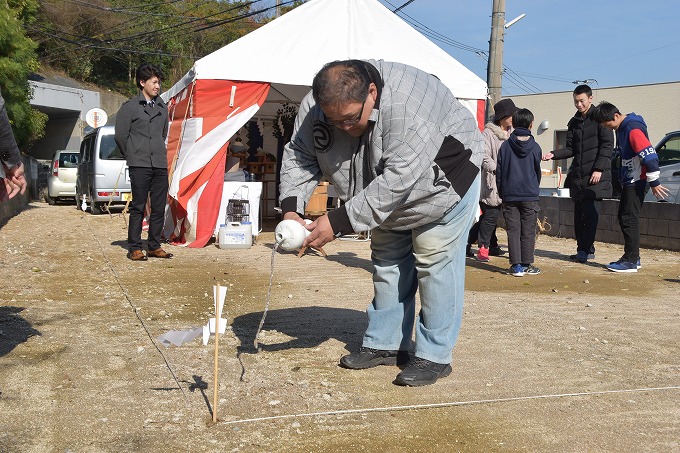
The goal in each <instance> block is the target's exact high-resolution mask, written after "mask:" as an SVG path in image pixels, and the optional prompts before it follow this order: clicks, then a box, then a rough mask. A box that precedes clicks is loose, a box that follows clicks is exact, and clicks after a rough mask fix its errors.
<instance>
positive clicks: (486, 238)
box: [478, 203, 501, 248]
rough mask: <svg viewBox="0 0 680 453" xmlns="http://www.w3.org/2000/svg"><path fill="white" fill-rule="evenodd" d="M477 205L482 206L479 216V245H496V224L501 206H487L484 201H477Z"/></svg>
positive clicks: (487, 246) (488, 246)
mask: <svg viewBox="0 0 680 453" xmlns="http://www.w3.org/2000/svg"><path fill="white" fill-rule="evenodd" d="M479 206H480V207H481V208H482V215H481V217H480V218H479V239H478V240H479V246H480V247H481V246H484V247H486V248H490V247H498V238H497V237H496V224H497V223H498V216H499V215H500V214H501V207H500V206H489V205H488V204H486V203H479Z"/></svg>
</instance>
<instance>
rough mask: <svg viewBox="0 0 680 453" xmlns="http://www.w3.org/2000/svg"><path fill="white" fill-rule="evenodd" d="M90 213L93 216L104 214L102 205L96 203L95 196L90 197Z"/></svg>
mask: <svg viewBox="0 0 680 453" xmlns="http://www.w3.org/2000/svg"><path fill="white" fill-rule="evenodd" d="M90 212H91V213H92V214H93V215H99V214H101V213H102V204H101V203H97V202H96V201H94V195H90Z"/></svg>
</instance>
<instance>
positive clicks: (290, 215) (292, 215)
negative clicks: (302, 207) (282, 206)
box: [283, 211, 307, 226]
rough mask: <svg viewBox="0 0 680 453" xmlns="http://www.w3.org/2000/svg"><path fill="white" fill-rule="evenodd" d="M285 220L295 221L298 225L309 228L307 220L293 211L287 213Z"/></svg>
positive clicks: (284, 216)
mask: <svg viewBox="0 0 680 453" xmlns="http://www.w3.org/2000/svg"><path fill="white" fill-rule="evenodd" d="M283 220H295V221H296V222H297V223H300V224H302V225H304V226H307V224H306V223H305V219H303V218H302V217H300V215H299V214H298V213H297V212H292V211H291V212H286V213H285V214H284V215H283Z"/></svg>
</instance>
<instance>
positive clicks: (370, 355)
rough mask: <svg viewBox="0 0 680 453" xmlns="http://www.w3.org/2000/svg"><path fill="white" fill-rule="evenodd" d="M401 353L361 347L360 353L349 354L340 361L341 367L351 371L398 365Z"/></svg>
mask: <svg viewBox="0 0 680 453" xmlns="http://www.w3.org/2000/svg"><path fill="white" fill-rule="evenodd" d="M400 352H401V351H385V350H383V349H373V348H365V347H363V346H362V347H361V348H360V349H359V352H353V353H351V354H347V355H346V356H343V357H342V358H341V359H340V366H341V367H343V368H349V369H350V370H363V369H366V368H373V367H375V366H378V365H396V364H397V355H400Z"/></svg>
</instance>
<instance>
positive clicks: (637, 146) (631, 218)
mask: <svg viewBox="0 0 680 453" xmlns="http://www.w3.org/2000/svg"><path fill="white" fill-rule="evenodd" d="M593 119H594V120H595V121H597V122H598V123H600V124H602V125H603V126H605V127H607V128H609V129H613V130H615V131H616V145H617V146H618V147H619V148H620V149H621V170H620V173H619V181H621V186H622V191H621V201H619V214H618V218H619V226H620V227H621V232H622V233H623V241H624V245H623V256H622V257H621V258H620V259H619V260H618V261H614V262H612V263H609V265H608V266H607V269H609V270H610V271H612V272H637V271H638V269H639V268H640V267H641V266H640V211H641V210H642V201H643V200H644V198H645V194H646V193H647V183H649V187H650V188H651V190H652V193H653V194H654V196H655V197H656V198H657V199H658V198H665V197H666V196H667V195H668V189H666V188H665V187H664V186H662V185H661V184H660V183H659V156H658V155H657V154H656V150H655V149H654V147H653V146H652V144H651V143H650V142H649V135H648V134H647V124H645V120H644V119H642V117H641V116H639V115H636V114H635V113H629V114H627V115H622V114H621V112H619V109H617V108H616V106H614V105H613V104H610V103H609V102H600V104H599V105H598V106H597V108H596V109H595V112H593Z"/></svg>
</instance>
